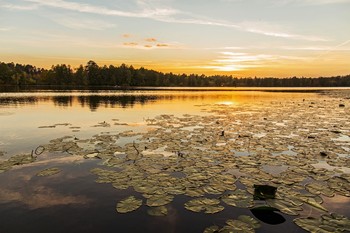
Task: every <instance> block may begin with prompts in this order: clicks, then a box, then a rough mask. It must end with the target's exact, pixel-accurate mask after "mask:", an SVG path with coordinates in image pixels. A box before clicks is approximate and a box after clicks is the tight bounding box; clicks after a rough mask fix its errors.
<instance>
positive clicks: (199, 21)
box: [24, 0, 339, 41]
mask: <svg viewBox="0 0 350 233" xmlns="http://www.w3.org/2000/svg"><path fill="white" fill-rule="evenodd" d="M24 1H27V2H31V3H35V4H38V5H40V6H46V7H54V8H60V9H64V10H69V11H76V12H81V13H91V14H100V15H107V16H120V17H133V18H148V19H152V20H156V21H160V22H165V23H179V24H194V25H207V26H217V27H226V28H233V29H236V30H240V31H246V32H250V33H255V34H260V35H265V36H271V37H278V38H286V39H297V40H307V41H325V39H323V38H319V37H314V36H305V35H299V34H295V33H288V32H280V31H271V30H263V29H261V28H254V27H248V26H245V25H241V24H239V23H232V22H228V21H224V20H216V19H215V20H214V19H208V18H207V17H204V16H200V15H196V14H193V13H192V12H184V11H180V10H177V9H174V8H171V7H157V6H156V7H154V6H153V4H151V5H150V4H149V2H145V1H139V4H141V5H140V6H139V8H140V9H141V10H138V11H124V10H116V9H110V8H106V7H104V6H96V5H91V4H87V3H77V2H69V1H65V0H24ZM338 1H339V0H338Z"/></svg>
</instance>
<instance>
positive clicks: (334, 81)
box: [0, 61, 350, 87]
mask: <svg viewBox="0 0 350 233" xmlns="http://www.w3.org/2000/svg"><path fill="white" fill-rule="evenodd" d="M0 85H16V86H28V85H49V86H73V87H79V86H86V87H87V86H120V87H142V86H149V87H350V75H346V76H333V77H319V78H307V77H286V78H274V77H264V78H258V77H254V78H252V77H247V78H237V77H232V76H231V75H230V76H228V75H212V76H206V75H197V74H189V75H187V74H173V73H162V72H158V71H155V70H150V69H145V68H143V67H141V68H138V69H137V68H134V67H133V66H132V65H131V66H128V65H125V64H122V65H120V66H113V65H110V66H106V65H105V66H99V65H97V64H96V63H95V62H94V61H89V62H88V63H87V64H86V65H85V66H83V65H80V66H79V67H78V68H74V69H73V68H72V67H71V66H69V65H65V64H62V65H54V66H52V67H51V68H50V69H43V68H37V67H35V66H32V65H22V64H15V63H4V62H0Z"/></svg>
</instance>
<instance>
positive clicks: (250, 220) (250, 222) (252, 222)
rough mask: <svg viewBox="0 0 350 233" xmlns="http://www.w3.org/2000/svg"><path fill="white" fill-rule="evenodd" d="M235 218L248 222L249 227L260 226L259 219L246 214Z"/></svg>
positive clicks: (255, 227)
mask: <svg viewBox="0 0 350 233" xmlns="http://www.w3.org/2000/svg"><path fill="white" fill-rule="evenodd" d="M237 219H238V220H239V221H241V222H244V223H246V224H248V225H249V226H250V227H252V228H254V229H258V228H260V227H261V224H260V223H259V221H257V220H256V219H255V218H252V217H250V216H248V215H240V216H238V218H237Z"/></svg>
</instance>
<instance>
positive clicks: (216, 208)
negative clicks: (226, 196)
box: [185, 198, 224, 214]
mask: <svg viewBox="0 0 350 233" xmlns="http://www.w3.org/2000/svg"><path fill="white" fill-rule="evenodd" d="M219 203H220V201H219V200H217V199H210V198H197V199H192V200H190V201H188V202H186V203H185V208H186V209H188V210H190V211H193V212H202V211H204V213H206V214H214V213H218V212H220V211H222V210H224V207H223V206H221V205H218V204H219Z"/></svg>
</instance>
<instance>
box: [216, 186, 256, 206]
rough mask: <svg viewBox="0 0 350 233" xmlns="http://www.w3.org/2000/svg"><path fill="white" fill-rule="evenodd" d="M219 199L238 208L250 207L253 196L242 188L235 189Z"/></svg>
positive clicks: (252, 202) (252, 204)
mask: <svg viewBox="0 0 350 233" xmlns="http://www.w3.org/2000/svg"><path fill="white" fill-rule="evenodd" d="M221 200H222V201H223V202H225V203H226V204H227V205H231V206H236V207H240V208H250V207H253V206H254V201H253V197H252V196H251V195H250V194H248V193H247V192H246V191H245V190H242V189H237V190H235V191H232V192H229V193H227V194H225V195H223V196H222V197H221Z"/></svg>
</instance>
